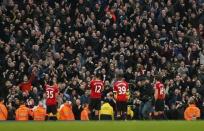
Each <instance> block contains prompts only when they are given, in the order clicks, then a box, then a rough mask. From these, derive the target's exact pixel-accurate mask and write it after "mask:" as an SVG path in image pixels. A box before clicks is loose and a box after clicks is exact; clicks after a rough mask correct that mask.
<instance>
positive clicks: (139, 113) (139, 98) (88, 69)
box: [0, 0, 204, 120]
mask: <svg viewBox="0 0 204 131" xmlns="http://www.w3.org/2000/svg"><path fill="white" fill-rule="evenodd" d="M203 44H204V0H1V6H0V76H1V77H0V96H1V97H3V98H4V101H5V105H6V107H7V109H8V112H9V113H8V119H9V120H14V119H15V111H16V109H17V108H18V107H19V106H20V101H22V100H23V101H24V102H26V106H27V107H29V108H33V107H34V106H37V105H38V103H39V102H41V104H42V105H43V106H44V107H46V103H45V100H46V95H45V91H44V85H45V83H47V82H48V81H50V79H51V78H52V81H54V83H57V84H58V86H59V95H58V98H57V102H58V107H60V105H61V104H63V102H64V101H71V102H72V105H73V108H72V109H73V113H74V115H76V114H79V113H80V112H81V111H82V110H83V109H82V108H83V107H84V105H86V104H88V103H89V90H90V89H89V82H90V81H91V79H92V78H93V75H94V74H95V73H98V72H100V73H101V74H102V80H103V81H104V83H105V89H104V91H103V95H102V98H103V100H105V99H106V100H107V99H108V101H109V102H110V103H111V105H112V106H113V109H114V111H116V108H115V101H114V97H113V93H112V92H113V83H114V81H115V72H116V71H117V70H123V72H124V78H125V80H126V81H127V82H128V83H129V89H130V99H129V102H128V105H129V107H130V108H131V109H132V111H133V112H134V116H132V118H130V119H140V120H143V119H151V113H152V112H153V111H154V104H153V103H154V89H153V86H154V82H155V76H156V75H158V74H160V75H162V78H163V79H162V82H163V83H164V85H165V93H166V99H165V115H166V119H184V116H183V114H184V110H185V109H186V107H187V105H188V104H187V102H188V100H189V98H192V97H193V98H194V100H196V105H197V107H199V109H200V110H201V119H204V45H203ZM77 116H78V115H77ZM75 119H80V118H79V117H77V118H75Z"/></svg>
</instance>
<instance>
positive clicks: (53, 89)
mask: <svg viewBox="0 0 204 131" xmlns="http://www.w3.org/2000/svg"><path fill="white" fill-rule="evenodd" d="M45 90H46V95H47V100H46V104H47V106H51V105H56V104H57V98H56V97H57V96H56V94H57V93H58V85H57V84H55V85H53V86H50V85H45Z"/></svg>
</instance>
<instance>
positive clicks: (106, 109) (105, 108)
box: [99, 100, 114, 120]
mask: <svg viewBox="0 0 204 131" xmlns="http://www.w3.org/2000/svg"><path fill="white" fill-rule="evenodd" d="M99 120H114V112H113V107H112V106H111V105H110V104H109V103H108V101H107V100H105V101H104V104H103V105H102V106H101V110H100V111H99Z"/></svg>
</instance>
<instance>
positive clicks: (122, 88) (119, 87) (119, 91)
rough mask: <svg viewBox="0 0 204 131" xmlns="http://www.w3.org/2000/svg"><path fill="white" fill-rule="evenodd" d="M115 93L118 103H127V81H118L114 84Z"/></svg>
mask: <svg viewBox="0 0 204 131" xmlns="http://www.w3.org/2000/svg"><path fill="white" fill-rule="evenodd" d="M114 92H115V93H116V95H117V101H121V102H125V101H127V100H128V97H127V93H128V92H129V87H128V83H127V82H126V81H117V82H115V83H114Z"/></svg>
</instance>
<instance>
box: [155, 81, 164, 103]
mask: <svg viewBox="0 0 204 131" xmlns="http://www.w3.org/2000/svg"><path fill="white" fill-rule="evenodd" d="M154 89H155V91H157V94H158V96H157V99H159V100H164V99H165V88H164V84H162V83H161V82H159V81H157V82H156V83H155V85H154Z"/></svg>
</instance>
